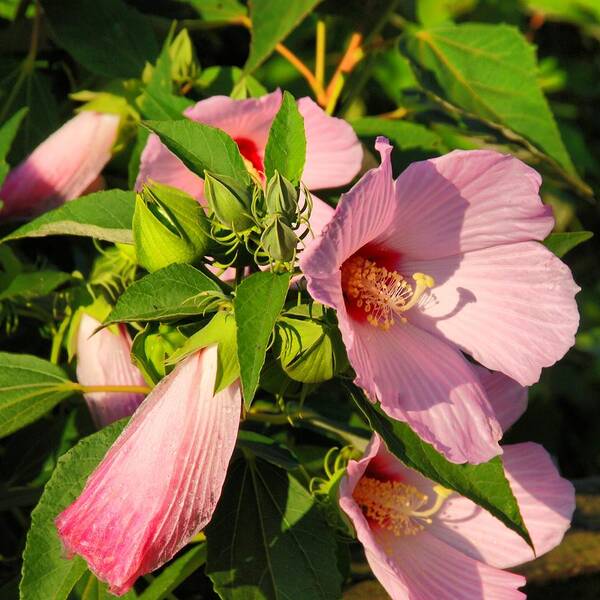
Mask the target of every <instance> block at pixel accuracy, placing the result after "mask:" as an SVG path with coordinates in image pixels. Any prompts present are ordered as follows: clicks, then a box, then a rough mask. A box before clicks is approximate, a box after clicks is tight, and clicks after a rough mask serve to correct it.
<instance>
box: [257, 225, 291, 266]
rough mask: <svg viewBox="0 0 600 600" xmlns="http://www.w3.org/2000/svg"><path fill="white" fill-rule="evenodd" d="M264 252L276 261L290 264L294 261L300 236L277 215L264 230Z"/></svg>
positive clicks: (261, 239) (262, 241)
mask: <svg viewBox="0 0 600 600" xmlns="http://www.w3.org/2000/svg"><path fill="white" fill-rule="evenodd" d="M260 241H261V244H262V247H263V250H264V251H265V252H266V253H267V254H268V255H269V256H270V257H271V258H272V259H273V260H276V261H281V262H290V261H292V260H294V256H295V254H296V246H297V245H298V236H297V235H296V234H295V233H294V232H293V231H292V229H291V228H290V227H289V226H288V225H286V224H285V223H284V222H283V220H282V219H281V218H280V217H279V216H278V215H275V216H274V217H273V218H272V220H271V222H270V223H269V224H268V225H267V226H266V227H265V229H264V230H263V233H262V236H261V238H260Z"/></svg>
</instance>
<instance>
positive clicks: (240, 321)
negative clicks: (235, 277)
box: [233, 271, 290, 408]
mask: <svg viewBox="0 0 600 600" xmlns="http://www.w3.org/2000/svg"><path fill="white" fill-rule="evenodd" d="M289 284H290V275H289V273H272V272H269V271H265V272H262V273H255V274H254V275H251V276H250V277H248V278H246V279H244V280H243V281H242V283H241V284H240V285H239V286H238V287H237V288H236V291H235V299H234V301H233V309H234V313H235V322H236V325H237V346H238V360H239V363H240V379H241V382H242V391H243V393H244V403H245V405H246V408H248V407H249V406H250V404H251V403H252V400H253V398H254V394H255V393H256V388H257V387H258V380H259V377H260V371H261V369H262V367H263V365H264V364H265V356H266V353H267V345H268V344H269V339H270V338H271V334H272V333H273V328H274V327H275V321H276V320H277V317H278V316H279V313H280V312H281V309H282V308H283V303H284V302H285V297H286V296H287V291H288V287H289Z"/></svg>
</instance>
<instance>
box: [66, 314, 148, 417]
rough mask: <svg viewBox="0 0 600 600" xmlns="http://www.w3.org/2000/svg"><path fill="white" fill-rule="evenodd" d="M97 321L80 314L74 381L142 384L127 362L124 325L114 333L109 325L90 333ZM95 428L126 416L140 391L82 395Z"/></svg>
mask: <svg viewBox="0 0 600 600" xmlns="http://www.w3.org/2000/svg"><path fill="white" fill-rule="evenodd" d="M100 326H101V323H100V322H99V321H97V320H96V319H94V317H91V316H90V315H88V314H85V313H84V314H83V315H82V316H81V321H80V324H79V330H78V332H77V381H78V382H79V383H80V384H81V385H86V386H92V385H133V386H145V385H146V382H145V381H144V377H143V376H142V373H141V372H140V370H139V369H138V368H137V367H136V366H135V365H134V364H133V363H132V362H131V338H130V337H129V333H128V332H127V329H126V327H125V326H124V325H120V326H119V328H118V333H113V332H112V331H111V330H110V329H109V328H106V329H101V330H100V331H98V333H96V334H94V332H95V331H96V329H97V328H98V327H100ZM84 398H85V401H86V402H87V405H88V408H89V410H90V413H91V415H92V418H93V419H94V423H95V424H96V425H97V426H98V427H105V426H106V425H110V423H112V422H113V421H118V420H119V419H122V418H123V417H128V416H130V415H132V414H133V413H134V412H135V409H136V408H137V407H138V406H139V405H140V403H141V402H142V400H143V399H144V394H136V393H123V392H93V393H89V394H84Z"/></svg>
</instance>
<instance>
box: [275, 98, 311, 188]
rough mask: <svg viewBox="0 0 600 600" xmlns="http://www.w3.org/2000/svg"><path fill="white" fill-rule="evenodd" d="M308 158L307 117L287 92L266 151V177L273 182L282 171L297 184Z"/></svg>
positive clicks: (276, 117)
mask: <svg viewBox="0 0 600 600" xmlns="http://www.w3.org/2000/svg"><path fill="white" fill-rule="evenodd" d="M305 158H306V134H305V132H304V118H303V117H302V115H301V114H300V111H299V110H298V106H297V105H296V100H294V97H293V96H292V95H291V94H290V93H288V92H284V93H283V101H282V102H281V107H280V108H279V111H278V113H277V115H275V119H273V123H272V125H271V130H270V131H269V140H268V142H267V147H266V149H265V174H266V176H267V179H270V178H271V177H272V176H273V175H274V174H275V171H279V174H280V175H283V176H284V177H285V178H286V179H288V180H289V181H291V182H292V184H294V185H296V184H297V183H298V181H300V176H301V175H302V171H303V169H304V161H305Z"/></svg>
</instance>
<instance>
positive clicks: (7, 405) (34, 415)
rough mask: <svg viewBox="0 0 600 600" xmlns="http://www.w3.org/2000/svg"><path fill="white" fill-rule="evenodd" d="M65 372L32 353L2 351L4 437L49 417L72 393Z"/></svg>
mask: <svg viewBox="0 0 600 600" xmlns="http://www.w3.org/2000/svg"><path fill="white" fill-rule="evenodd" d="M69 383H70V381H69V378H68V377H67V375H66V374H65V372H64V371H63V370H62V369H61V368H60V367H57V366H56V365H53V364H52V363H51V362H49V361H47V360H43V359H41V358H38V357H37V356H32V355H30V354H10V353H9V352H0V437H4V436H6V435H8V434H9V433H12V432H13V431H17V430H18V429H21V428H22V427H25V425H28V424H29V423H32V422H33V421H35V420H36V419H39V418H40V417H41V416H42V415H44V414H46V413H47V412H48V411H49V410H51V409H52V408H53V407H54V406H56V404H58V403H59V402H60V401H61V400H64V399H65V398H67V397H68V396H69V395H71V394H72V390H71V389H69Z"/></svg>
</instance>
